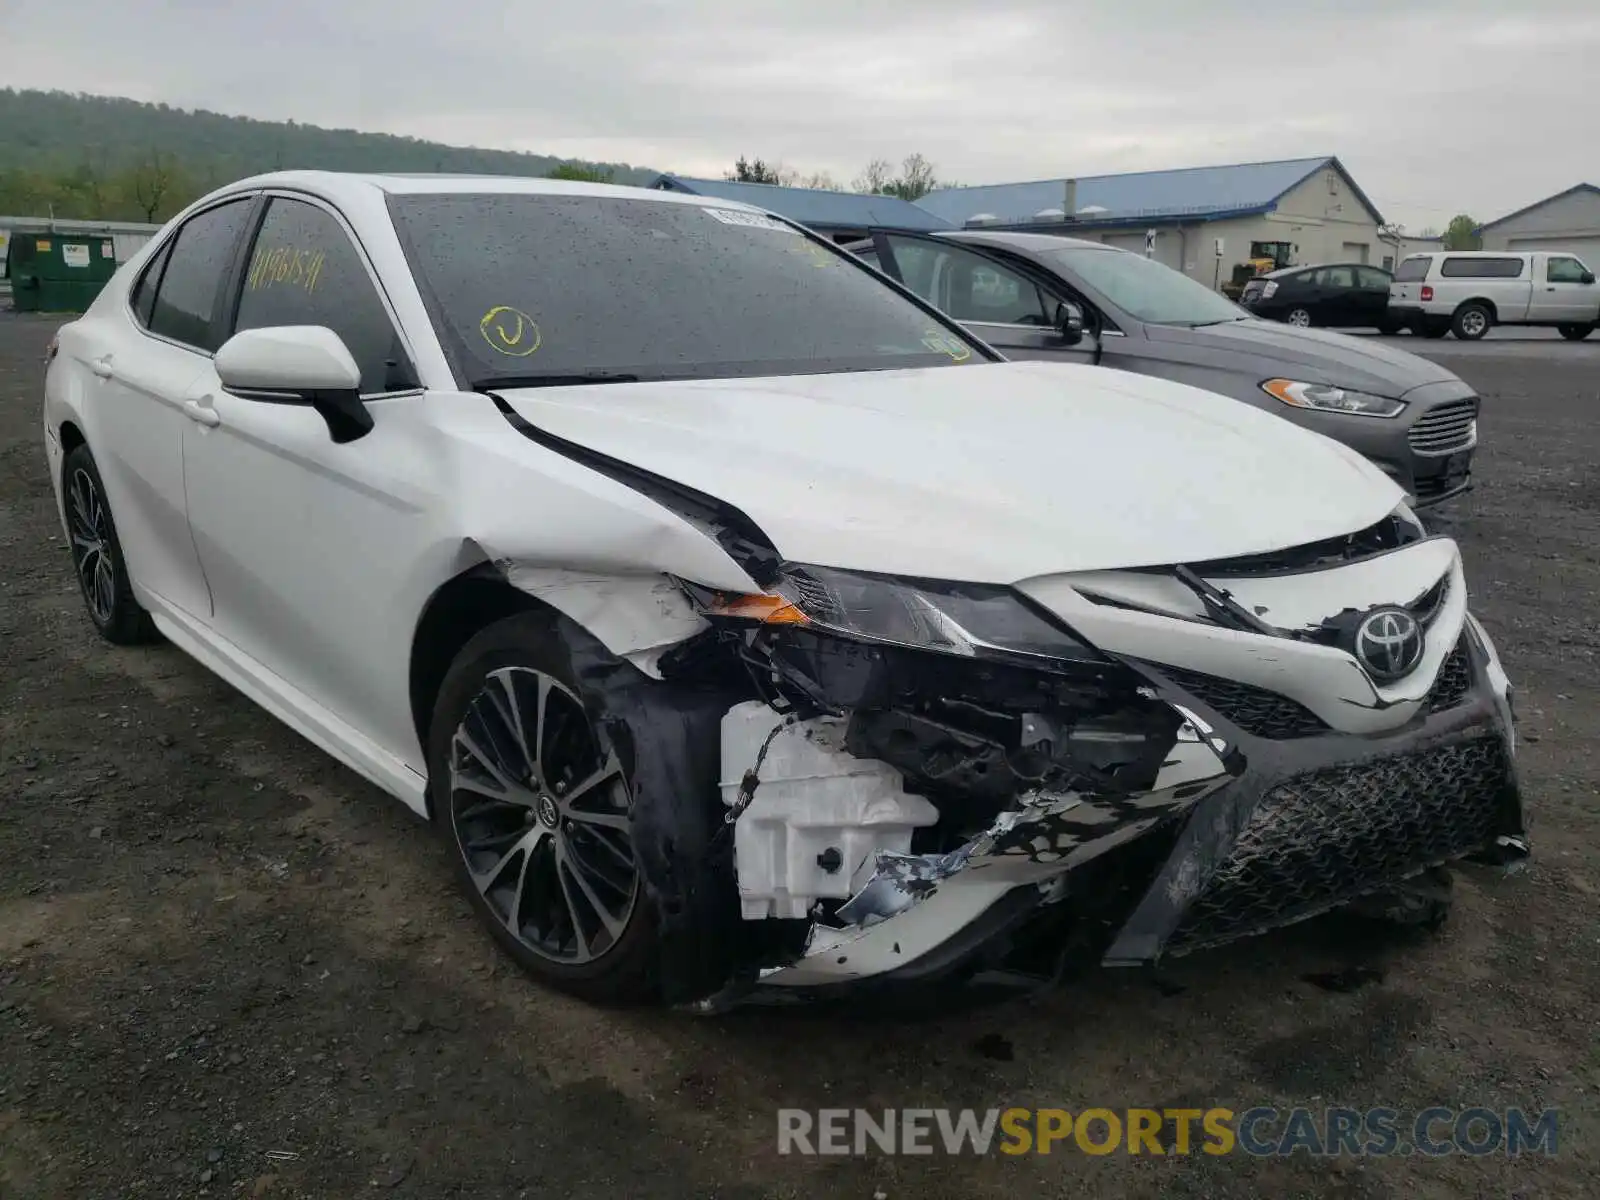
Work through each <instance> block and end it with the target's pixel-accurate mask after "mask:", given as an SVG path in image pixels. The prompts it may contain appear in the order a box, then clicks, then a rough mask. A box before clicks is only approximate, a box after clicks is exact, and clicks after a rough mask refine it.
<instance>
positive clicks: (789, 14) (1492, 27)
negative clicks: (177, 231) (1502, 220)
mask: <svg viewBox="0 0 1600 1200" xmlns="http://www.w3.org/2000/svg"><path fill="white" fill-rule="evenodd" d="M1597 78H1600V0H1518V2H1516V3H1506V2H1504V0H1500V2H1482V0H1443V2H1437V3H1436V2H1434V0H1339V2H1333V3H1329V2H1324V0H1295V2H1294V3H1280V4H1271V3H1266V2H1263V0H1251V2H1246V0H1190V2H1188V3H1182V2H1171V0H1093V2H1085V3H1072V2H1071V0H962V2H956V0H791V2H788V3H776V2H767V0H578V2H576V3H562V4H559V5H558V4H554V3H551V2H550V0H321V2H313V0H275V2H274V3H242V2H240V0H72V2H71V3H69V4H64V5H50V4H27V5H26V6H25V5H24V3H23V0H0V83H3V84H5V85H9V86H14V87H38V88H63V89H66V90H69V91H86V92H99V93H103V94H108V95H123V96H132V97H134V98H137V99H143V100H156V101H165V102H167V103H169V104H173V105H178V106H182V107H203V108H211V109H214V110H217V111H221V112H229V113H241V114H246V115H249V116H254V117H260V118H264V119H286V118H293V119H294V120H296V121H302V122H307V123H313V124H319V125H334V126H341V127H355V128H361V129H371V130H383V131H387V132H391V133H403V134H411V135H414V136H417V137H424V138H433V139H437V140H439V141H445V142H452V143H457V144H466V145H479V146H496V147H508V148H513V149H523V150H533V151H538V152H541V153H546V154H556V155H561V156H563V157H582V158H590V159H605V160H617V161H624V162H631V163H634V164H635V165H641V166H651V167H659V168H662V169H666V170H675V171H678V172H680V173H682V174H688V175H696V174H699V175H720V174H721V173H722V171H723V170H724V169H726V167H727V166H728V165H729V164H730V163H731V162H732V160H733V159H735V158H736V157H738V156H739V155H740V154H746V155H749V156H752V157H754V156H761V157H764V158H766V159H767V160H768V161H781V162H782V163H784V164H786V165H788V166H792V167H794V168H796V169H799V170H801V171H804V172H811V171H827V172H829V173H831V174H832V175H833V176H834V177H836V178H838V179H839V180H840V181H841V182H848V181H849V180H850V179H852V178H853V177H854V176H856V175H857V174H859V173H860V170H861V168H862V166H863V165H864V164H865V163H866V162H867V161H868V160H870V159H872V158H888V159H892V160H895V161H898V160H899V159H900V158H901V157H903V156H904V155H905V154H907V153H910V152H912V151H920V152H921V153H923V154H925V155H926V156H927V157H928V158H929V159H931V160H932V161H933V162H934V164H935V165H936V167H937V169H938V173H939V175H940V177H941V178H945V179H951V180H956V181H960V182H963V183H996V182H1006V181H1014V180H1026V179H1040V178H1055V177H1060V176H1064V175H1093V174H1104V173H1111V172H1117V171H1135V170H1149V169H1159V168H1164V167H1185V166H1203V165H1209V164H1215V163H1229V162H1246V161H1258V160H1263V159H1273V158H1298V157H1305V156H1310V155H1317V154H1337V155H1339V156H1340V158H1341V159H1343V161H1344V163H1345V165H1346V166H1347V167H1348V168H1349V169H1350V171H1351V174H1352V175H1353V176H1354V178H1355V179H1356V181H1357V182H1358V183H1359V184H1360V185H1361V186H1362V188H1363V189H1364V190H1365V191H1366V192H1367V193H1368V195H1369V196H1371V197H1372V199H1373V200H1374V201H1375V202H1376V203H1377V205H1378V206H1379V208H1380V209H1381V210H1382V212H1383V214H1384V216H1385V217H1387V218H1389V219H1391V220H1399V221H1403V222H1405V223H1407V224H1408V225H1409V226H1410V227H1411V228H1412V229H1413V230H1418V229H1421V228H1422V227H1424V226H1428V225H1433V226H1436V227H1440V228H1442V227H1443V225H1444V224H1445V223H1446V222H1447V221H1448V220H1449V218H1450V216H1451V215H1452V214H1453V213H1455V212H1459V211H1463V210H1465V211H1468V212H1470V213H1471V214H1472V215H1473V216H1475V217H1477V218H1479V219H1480V220H1487V219H1491V218H1493V217H1496V216H1500V215H1503V214H1504V213H1506V212H1508V211H1510V210H1512V209H1514V208H1518V207H1521V206H1522V205H1524V204H1528V203H1531V202H1533V201H1535V200H1538V199H1541V198H1542V197H1544V196H1547V195H1549V194H1551V193H1553V192H1556V191H1560V190H1562V189H1565V188H1567V187H1570V186H1572V185H1573V184H1575V183H1579V182H1582V181H1589V182H1594V183H1600V90H1597V87H1596V80H1597Z"/></svg>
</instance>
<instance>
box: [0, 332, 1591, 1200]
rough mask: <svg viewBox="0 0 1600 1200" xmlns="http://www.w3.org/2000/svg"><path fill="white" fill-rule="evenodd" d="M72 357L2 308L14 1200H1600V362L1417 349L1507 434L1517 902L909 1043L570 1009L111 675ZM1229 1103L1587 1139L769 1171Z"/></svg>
mask: <svg viewBox="0 0 1600 1200" xmlns="http://www.w3.org/2000/svg"><path fill="white" fill-rule="evenodd" d="M50 329H51V325H50V324H49V323H47V322H45V321H41V320H35V319H30V318H23V317H18V316H13V315H9V314H0V1197H5V1198H10V1197H44V1196H48V1197H74V1198H75V1197H112V1196H117V1197H123V1196H132V1197H138V1196H144V1197H162V1198H166V1197H179V1196H199V1195H210V1196H240V1195H247V1196H269V1197H272V1198H273V1200H280V1198H283V1197H291V1196H315V1197H342V1196H354V1195H366V1194H375V1193H377V1192H381V1191H393V1192H394V1193H395V1194H397V1195H406V1196H418V1197H422V1196H427V1197H434V1196H471V1197H474V1198H480V1197H502V1196H504V1197H515V1196H539V1195H544V1194H549V1195H569V1196H588V1195H596V1196H599V1195H605V1196H626V1197H669V1196H671V1197H676V1196H724V1197H790V1196H814V1195H815V1196H835V1195H836V1196H844V1197H857V1198H859V1200H868V1198H869V1197H873V1196H875V1195H879V1196H884V1197H888V1198H890V1200H901V1198H917V1200H931V1198H935V1197H957V1196H960V1197H991V1196H992V1197H1002V1196H1005V1197H1010V1196H1015V1195H1079V1194H1082V1195H1095V1196H1105V1197H1121V1196H1146V1195H1157V1194H1164V1195H1178V1196H1196V1197H1200V1196H1206V1197H1235V1196H1236V1197H1245V1196H1270V1197H1280V1196H1291V1195H1318V1196H1341V1197H1390V1196H1395V1197H1399V1196H1408V1197H1409V1196H1423V1197H1434V1196H1497V1197H1503V1196H1519V1197H1522V1196H1526V1197H1534V1196H1541V1197H1543V1196H1572V1197H1577V1196H1582V1195H1593V1194H1596V1192H1597V1190H1600V1184H1597V1182H1596V1179H1595V1176H1596V1173H1597V1171H1600V1156H1597V1155H1596V1153H1595V1149H1594V1147H1595V1134H1596V1124H1597V1122H1596V1120H1595V1117H1594V1113H1595V1108H1596V1105H1595V1101H1596V1098H1597V1095H1600V1042H1597V1040H1596V1035H1595V1029H1596V1024H1595V1018H1596V1008H1597V997H1600V796H1597V793H1600V762H1597V750H1596V748H1597V746H1600V679H1597V673H1596V667H1597V663H1596V650H1597V647H1600V474H1597V473H1596V469H1595V462H1596V460H1597V458H1600V342H1596V343H1595V344H1589V343H1585V344H1583V345H1578V346H1572V345H1567V344H1565V343H1548V342H1546V343H1537V344H1535V343H1517V342H1507V343H1500V342H1498V341H1494V342H1489V343H1480V344H1477V345H1472V346H1463V347H1456V346H1454V345H1453V344H1452V343H1448V342H1445V343H1430V344H1429V345H1428V346H1427V347H1426V349H1427V351H1428V353H1430V354H1436V355H1438V356H1439V357H1441V358H1443V359H1445V360H1446V361H1448V362H1449V363H1450V365H1452V367H1454V368H1455V369H1457V370H1459V371H1460V372H1462V373H1463V374H1464V375H1465V377H1466V378H1468V379H1469V380H1470V381H1472V382H1473V383H1474V384H1475V385H1476V386H1477V387H1478V388H1480V389H1481V390H1482V392H1483V395H1484V397H1485V401H1486V412H1485V416H1484V418H1483V421H1482V436H1483V443H1484V446H1483V450H1482V451H1481V452H1480V456H1479V474H1480V479H1481V483H1480V485H1479V488H1478V490H1477V491H1476V492H1475V493H1474V494H1473V495H1471V496H1470V497H1468V498H1467V500H1466V501H1465V502H1463V503H1461V504H1460V505H1459V506H1458V507H1457V509H1456V512H1455V513H1454V514H1453V517H1452V521H1451V524H1452V527H1453V529H1452V531H1453V532H1455V533H1456V534H1457V536H1458V537H1459V538H1460V539H1461V541H1462V543H1463V545H1464V547H1465V550H1466V553H1467V556H1468V559H1469V571H1470V577H1471V579H1472V581H1473V584H1474V588H1475V591H1476V598H1475V602H1476V605H1477V609H1478V611H1479V613H1480V614H1481V615H1482V617H1483V618H1484V620H1485V622H1486V624H1487V625H1488V626H1489V628H1490V630H1491V632H1492V633H1493V634H1494V635H1495V637H1496V638H1497V639H1498V640H1499V642H1500V646H1501V649H1502V652H1503V653H1504V655H1505V657H1506V659H1507V663H1508V666H1509V668H1510V669H1511V671H1512V674H1513V677H1514V680H1515V682H1516V683H1517V684H1518V685H1519V686H1520V688H1521V695H1520V703H1521V711H1522V714H1523V726H1522V729H1523V733H1524V736H1525V738H1526V743H1525V746H1524V748H1523V753H1522V770H1523V772H1524V779H1525V786H1526V788H1527V792H1528V800H1529V807H1530V810H1531V821H1532V823H1533V831H1532V832H1533V837H1534V843H1535V855H1536V857H1535V859H1534V861H1533V864H1532V866H1531V868H1530V869H1529V870H1528V871H1527V872H1525V873H1523V874H1521V875H1516V876H1511V877H1501V876H1495V875H1487V874H1485V875H1479V874H1473V875H1466V874H1463V875H1461V876H1460V877H1458V881H1457V891H1458V900H1457V904H1456V908H1455V912H1454V914H1453V916H1452V918H1451V921H1450V923H1449V925H1448V926H1447V927H1446V929H1445V930H1444V932H1443V933H1441V934H1440V935H1438V936H1436V937H1433V938H1422V939H1421V940H1416V939H1411V940H1407V939H1401V938H1392V939H1386V940H1381V941H1376V942H1375V941H1373V940H1372V939H1371V938H1370V937H1366V938H1363V939H1361V940H1359V941H1357V940H1352V939H1351V938H1350V937H1349V936H1348V930H1347V929H1342V928H1341V927H1340V926H1338V925H1337V924H1336V923H1330V922H1322V923H1314V924H1312V925H1309V926H1306V927H1302V928H1300V929H1297V930H1293V931H1288V932H1285V933H1283V934H1280V935H1274V936H1269V937H1267V938H1263V939H1258V940H1257V941H1255V942H1253V943H1250V944H1247V945H1242V946H1238V947H1235V948H1232V949H1231V950H1229V951H1225V952H1221V953H1215V954H1211V955H1207V956H1201V957H1197V958H1195V959H1190V960H1183V961H1182V962H1180V963H1179V964H1177V965H1175V966H1173V967H1171V968H1168V969H1164V970H1163V971H1162V972H1161V973H1160V975H1159V976H1151V975H1145V974H1099V975H1096V976H1094V977H1093V978H1091V979H1090V980H1089V981H1088V982H1087V983H1084V984H1080V985H1077V986H1074V987H1072V988H1070V989H1067V990H1064V991H1061V992H1058V993H1055V994H1052V995H1050V996H1049V997H1047V998H1043V999H1038V1000H1033V1001H1028V1002H1017V1003H1013V1004H1010V1005H1008V1006H1005V1007H1001V1008H990V1009H987V1010H983V1011H979V1012H968V1013H964V1014H959V1015H946V1016H941V1017H938V1018H934V1019H925V1020H921V1021H918V1022H915V1023H890V1022H886V1021H883V1020H871V1021H869V1020H865V1019H862V1020H851V1019H848V1018H846V1017H843V1016H841V1015H840V1014H838V1013H831V1014H828V1015H825V1016H818V1015H794V1014H788V1013H773V1012H766V1011H763V1012H751V1013H745V1014H739V1015H734V1016H729V1017H724V1018H720V1019H715V1020H713V1019H702V1018H694V1017H688V1016H680V1015H674V1014H667V1013H660V1014H621V1015H619V1014H616V1013H607V1012H600V1011H594V1010H591V1009H588V1008H585V1007H583V1006H581V1005H579V1004H576V1003H573V1002H569V1001H567V1000H564V999H562V998H560V997H558V996H555V995H551V994H548V993H546V992H544V991H541V990H540V989H538V988H537V987H535V986H534V985H532V984H530V983H529V982H528V981H526V980H525V979H524V978H523V977H521V976H519V975H518V974H516V973H515V972H514V971H512V970H509V969H508V966H507V964H506V962H505V961H504V960H503V959H502V958H501V957H500V956H499V955H498V954H497V953H496V952H495V951H494V950H493V949H492V948H491V946H490V944H489V943H488V941H487V939H486V938H485V937H484V936H482V935H480V933H479V931H478V929H477V927H476V926H475V925H474V924H473V923H472V922H471V921H470V920H469V918H468V912H467V907H466V905H465V903H464V902H463V901H462V900H461V899H459V898H458V897H457V895H456V894H455V892H454V891H453V888H452V885H451V881H450V878H449V875H448V871H447V861H446V858H445V856H444V852H443V848H442V847H441V846H440V845H439V844H438V843H437V842H436V841H435V840H434V839H433V837H432V836H431V834H430V833H429V831H428V829H427V828H426V827H425V826H423V825H422V824H421V823H420V822H418V821H416V820H415V819H414V818H412V817H411V816H410V815H409V814H408V813H407V812H406V811H405V810H403V809H402V807H401V806H400V805H399V804H398V803H397V802H394V801H392V800H389V799H387V798H386V797H385V796H383V795H381V794H380V793H378V792H377V791H376V790H375V789H374V788H372V787H370V786H368V785H366V784H365V783H363V782H362V781H360V780H358V779H357V778H356V777H355V776H354V775H352V774H351V773H350V772H348V771H346V770H344V769H343V768H342V767H339V766H337V765H335V764H334V763H333V762H332V761H331V760H330V759H328V758H326V757H325V756H323V755H322V754H321V753H320V752H318V751H316V750H314V749H312V748H311V747H310V746H309V745H307V744H305V743H304V742H302V741H300V740H299V739H298V738H297V737H296V736H295V735H294V734H292V733H290V732H289V731H288V730H287V729H286V728H284V727H282V726H280V725H279V724H277V723H276V722H275V721H273V720H272V719H271V718H270V717H268V716H266V715H265V714H264V713H262V712H261V711H260V710H258V709H256V708H255V707H254V706H252V705H251V704H250V703H249V702H247V701H246V700H244V699H243V698H242V697H240V696H239V695H237V694H235V693H234V692H232V691H230V690H229V689H228V688H227V687H226V686H224V685H223V684H222V683H220V682H218V681H217V680H215V679H214V678H212V677H211V676H210V675H208V674H207V673H206V672H205V671H203V670H202V669H201V668H200V667H198V666H197V665H195V664H194V663H192V662H191V661H190V660H188V659H186V658H185V657H184V656H182V655H181V654H180V653H178V652H177V651H176V650H174V649H172V648H170V647H165V646H162V647H156V648H150V649H139V650H115V649H112V648H109V647H107V646H104V645H102V644H100V643H99V642H98V641H97V640H96V639H95V637H94V636H93V634H92V633H91V630H90V626H89V623H88V620H87V618H86V617H85V616H84V615H83V613H82V611H81V604H80V600H79V598H78V594H77V591H76V589H75V587H74V584H73V581H72V576H71V573H70V568H69V564H68V557H67V552H66V550H65V548H64V546H63V543H62V539H61V530H60V527H59V525H58V523H57V521H56V517H55V514H54V511H53V509H52V506H51V502H50V499H49V488H48V484H47V481H46V477H45V468H44V459H43V452H42V448H41V445H40V432H39V429H38V427H37V425H38V409H39V393H38V389H39V377H40V358H41V354H42V351H43V347H44V344H45V341H46V338H47V337H48V335H49V332H50ZM1412 345H1413V346H1414V345H1415V344H1414V343H1413V344H1412ZM1282 499H1283V500H1284V502H1291V501H1292V498H1289V497H1285V498H1282ZM1349 968H1363V969H1364V970H1359V971H1354V972H1352V971H1349V970H1348V969H1349ZM1329 972H1345V974H1344V976H1343V979H1344V980H1345V981H1348V982H1349V983H1351V984H1352V985H1354V984H1359V983H1361V982H1362V981H1365V985H1364V986H1352V987H1351V989H1350V990H1329V989H1328V987H1327V986H1326V983H1327V981H1326V980H1325V979H1324V980H1323V983H1322V984H1321V985H1319V984H1318V983H1316V982H1311V981H1308V980H1307V976H1319V977H1321V976H1323V975H1325V974H1326V973H1329ZM1213 1104H1219V1105H1225V1106H1227V1107H1229V1108H1232V1109H1234V1110H1236V1111H1241V1110H1243V1109H1246V1108H1249V1107H1251V1106H1253V1105H1257V1104H1279V1105H1291V1104H1306V1105H1312V1106H1318V1107H1320V1106H1324V1105H1329V1104H1344V1105H1350V1106H1353V1107H1356V1108H1361V1109H1365V1108H1368V1107H1371V1106H1387V1107H1391V1108H1396V1109H1400V1110H1416V1109H1421V1108H1424V1107H1427V1106H1428V1105H1432V1104H1440V1105H1446V1106H1452V1107H1455V1108H1463V1107H1468V1106H1471V1105H1484V1106H1487V1107H1490V1108H1504V1107H1506V1106H1512V1105H1520V1106H1522V1107H1524V1108H1527V1109H1532V1110H1538V1109H1543V1108H1545V1107H1547V1106H1557V1107H1559V1108H1560V1109H1561V1110H1562V1114H1563V1118H1562V1127H1561V1137H1560V1151H1559V1154H1558V1155H1557V1156H1556V1157H1555V1158H1553V1159H1546V1158H1543V1157H1531V1158H1530V1157H1524V1158H1520V1159H1516V1160H1508V1159H1507V1158H1505V1157H1504V1156H1493V1157H1487V1158H1476V1159H1470V1158H1463V1157H1460V1156H1456V1157H1452V1158H1448V1159H1423V1158H1386V1159H1366V1160H1362V1159H1356V1158H1343V1159H1311V1158H1308V1157H1307V1156H1305V1155H1303V1154H1302V1155H1297V1156H1295V1157H1294V1158H1293V1159H1289V1160H1276V1161H1268V1160H1257V1159H1250V1158H1248V1157H1245V1156H1243V1155H1235V1156H1231V1157H1227V1158H1207V1157H1204V1156H1195V1157H1192V1158H1188V1159H1183V1160H1178V1159H1174V1158H1170V1157H1169V1158H1166V1159H1159V1160H1158V1159H1150V1158H1134V1159H1130V1158H1128V1157H1126V1156H1124V1155H1120V1154H1119V1155H1114V1156H1110V1157H1106V1158H1090V1157H1087V1156H1084V1155H1082V1154H1079V1153H1077V1152H1075V1151H1066V1152H1063V1151H1062V1150H1060V1149H1059V1148H1058V1150H1057V1152H1056V1153H1054V1154H1052V1155H1050V1156H1049V1157H1038V1156H1028V1157H1023V1158H1007V1157H1003V1156H999V1155H996V1156H993V1157H990V1158H984V1159H975V1158H962V1159H948V1158H946V1157H945V1156H944V1155H942V1154H941V1155H938V1156H935V1157H932V1158H905V1157H902V1158H896V1159H889V1158H885V1157H881V1156H875V1157H867V1158H861V1159H856V1158H845V1159H840V1158H830V1159H821V1158H815V1159H799V1158H792V1157H791V1158H783V1157H779V1156H778V1155H777V1153H776V1149H775V1136H774V1134H775V1128H776V1118H775V1115H774V1110H775V1109H776V1108H778V1107H779V1106H799V1107H809V1108H818V1107H865V1108H870V1109H881V1108H885V1107H931V1106H955V1107H962V1106H973V1107H978V1108H986V1107H989V1106H992V1105H1000V1106H1006V1105H1037V1106H1045V1105H1051V1106H1062V1107H1066V1108H1068V1109H1072V1110H1074V1111H1076V1110H1079V1109H1081V1108H1084V1107H1089V1106H1096V1105H1099V1106H1107V1107H1112V1108H1120V1107H1125V1106H1129V1105H1136V1106H1142V1105H1149V1106H1154V1107H1161V1106H1175V1105H1176V1106H1185V1105H1186V1106H1191V1107H1207V1106H1209V1105H1213Z"/></svg>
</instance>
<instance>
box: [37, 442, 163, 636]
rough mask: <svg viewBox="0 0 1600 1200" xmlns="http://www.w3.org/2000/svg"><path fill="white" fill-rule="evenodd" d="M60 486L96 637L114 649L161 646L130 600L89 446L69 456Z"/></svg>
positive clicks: (124, 569) (144, 616) (144, 615)
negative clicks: (155, 643)
mask: <svg viewBox="0 0 1600 1200" xmlns="http://www.w3.org/2000/svg"><path fill="white" fill-rule="evenodd" d="M61 482H62V499H63V501H64V504H65V508H66V515H67V533H68V541H67V545H68V549H70V550H71V552H72V566H73V574H74V575H76V576H77V579H78V590H79V592H80V593H82V595H83V606H84V608H85V609H87V610H88V613H89V620H90V621H92V622H93V623H94V627H95V631H96V632H97V633H98V634H99V635H100V636H101V637H103V638H105V640H106V641H108V642H110V643H111V644H112V645H115V646H137V645H142V644H144V643H146V642H154V641H157V640H159V639H160V637H161V635H160V633H158V632H157V631H156V627H155V622H153V621H152V620H151V619H150V614H149V613H147V612H145V610H144V609H143V608H141V607H140V606H139V602H138V601H137V600H135V599H134V598H133V585H132V584H131V583H129V581H128V563H127V560H126V559H125V558H123V557H122V543H121V542H120V541H118V540H117V523H116V521H115V520H114V519H113V518H112V515H111V502H110V501H109V500H107V499H106V485H105V483H104V482H103V481H102V480H101V478H100V469H99V468H98V467H97V466H95V462H94V455H93V454H91V453H89V447H88V446H84V445H79V446H76V447H74V448H73V449H72V451H71V452H70V453H69V454H68V455H67V460H66V462H65V463H63V464H62V468H61Z"/></svg>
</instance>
